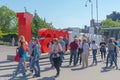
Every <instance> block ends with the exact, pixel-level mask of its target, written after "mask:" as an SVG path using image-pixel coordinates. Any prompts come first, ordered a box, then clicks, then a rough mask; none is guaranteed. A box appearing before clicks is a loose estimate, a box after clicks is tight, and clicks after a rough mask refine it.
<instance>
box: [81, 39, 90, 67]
mask: <svg viewBox="0 0 120 80" xmlns="http://www.w3.org/2000/svg"><path fill="white" fill-rule="evenodd" d="M88 56H89V44H88V43H87V40H86V39H83V53H82V67H83V68H85V67H88Z"/></svg>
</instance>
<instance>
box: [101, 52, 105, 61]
mask: <svg viewBox="0 0 120 80" xmlns="http://www.w3.org/2000/svg"><path fill="white" fill-rule="evenodd" d="M103 56H104V60H105V58H106V51H101V59H102V60H103Z"/></svg>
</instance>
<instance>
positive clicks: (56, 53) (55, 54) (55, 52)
mask: <svg viewBox="0 0 120 80" xmlns="http://www.w3.org/2000/svg"><path fill="white" fill-rule="evenodd" d="M53 43H54V44H53V46H52V59H53V62H54V67H55V69H56V71H57V73H56V76H55V77H58V76H59V74H60V62H61V60H60V52H61V51H62V46H61V45H60V44H59V42H58V39H57V38H55V39H54V40H53Z"/></svg>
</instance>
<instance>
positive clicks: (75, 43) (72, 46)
mask: <svg viewBox="0 0 120 80" xmlns="http://www.w3.org/2000/svg"><path fill="white" fill-rule="evenodd" d="M70 49H71V50H77V49H78V43H77V42H75V41H73V42H71V43H70Z"/></svg>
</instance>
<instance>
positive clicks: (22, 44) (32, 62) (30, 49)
mask: <svg viewBox="0 0 120 80" xmlns="http://www.w3.org/2000/svg"><path fill="white" fill-rule="evenodd" d="M40 54H41V52H40V44H39V42H38V39H37V38H32V40H31V42H30V45H28V43H27V41H26V40H25V37H24V36H20V38H19V42H18V48H17V54H16V55H17V56H18V66H17V68H16V70H15V71H14V72H13V78H15V77H16V76H17V74H18V73H22V75H23V76H22V78H23V79H27V76H26V72H27V62H26V61H29V67H30V71H31V73H33V72H34V73H35V74H34V75H33V77H40V65H39V59H40ZM29 57H30V58H29Z"/></svg>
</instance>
